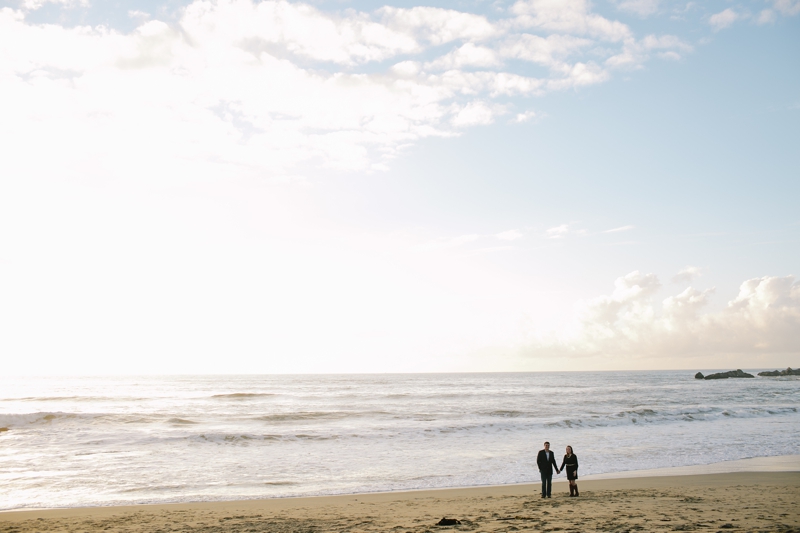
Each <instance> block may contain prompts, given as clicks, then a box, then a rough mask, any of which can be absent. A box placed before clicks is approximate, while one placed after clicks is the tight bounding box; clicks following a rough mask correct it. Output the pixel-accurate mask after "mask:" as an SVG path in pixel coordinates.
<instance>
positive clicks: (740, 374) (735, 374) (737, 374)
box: [694, 367, 800, 379]
mask: <svg viewBox="0 0 800 533" xmlns="http://www.w3.org/2000/svg"><path fill="white" fill-rule="evenodd" d="M758 375H759V376H764V377H776V376H800V368H799V369H797V370H792V367H789V368H787V369H786V370H769V371H766V372H759V373H758ZM754 377H755V376H754V375H753V374H748V373H747V372H744V371H743V370H742V369H741V368H738V369H736V370H730V371H728V372H717V373H716V374H709V375H707V376H704V375H703V373H702V372H698V373H697V374H695V375H694V378H695V379H728V378H754Z"/></svg>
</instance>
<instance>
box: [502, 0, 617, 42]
mask: <svg viewBox="0 0 800 533" xmlns="http://www.w3.org/2000/svg"><path fill="white" fill-rule="evenodd" d="M511 11H512V12H513V13H514V14H516V15H517V19H516V21H515V23H516V24H517V25H519V26H522V27H526V28H536V29H540V30H545V31H550V32H564V33H574V34H577V35H589V36H592V37H597V38H600V39H603V40H607V41H612V42H615V41H621V40H623V39H626V38H630V37H631V31H630V28H628V26H626V25H625V24H623V23H621V22H619V21H612V20H608V19H607V18H604V17H602V16H600V15H597V14H595V13H591V12H590V10H589V2H588V1H587V0H518V1H517V2H516V3H515V4H514V5H513V6H512V8H511Z"/></svg>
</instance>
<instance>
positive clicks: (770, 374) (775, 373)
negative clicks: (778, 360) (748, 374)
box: [758, 367, 800, 377]
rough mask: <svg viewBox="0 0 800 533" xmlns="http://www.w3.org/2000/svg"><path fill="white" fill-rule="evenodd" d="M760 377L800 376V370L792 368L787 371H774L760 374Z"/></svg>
mask: <svg viewBox="0 0 800 533" xmlns="http://www.w3.org/2000/svg"><path fill="white" fill-rule="evenodd" d="M758 375H759V376H768V377H775V376H800V368H798V369H797V370H792V367H789V368H787V369H786V370H772V371H769V372H759V373H758Z"/></svg>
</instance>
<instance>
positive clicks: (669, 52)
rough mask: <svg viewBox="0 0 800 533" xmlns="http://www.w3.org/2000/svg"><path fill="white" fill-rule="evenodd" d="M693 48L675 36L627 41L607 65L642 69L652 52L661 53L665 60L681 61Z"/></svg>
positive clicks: (649, 36)
mask: <svg viewBox="0 0 800 533" xmlns="http://www.w3.org/2000/svg"><path fill="white" fill-rule="evenodd" d="M692 50H693V48H692V46H691V45H690V44H688V43H685V42H683V41H682V40H681V39H679V38H678V37H676V36H674V35H661V36H656V35H647V36H646V37H644V38H643V39H641V40H638V41H637V40H634V39H631V40H627V41H625V44H624V45H623V47H622V50H621V51H620V53H619V54H616V55H614V56H612V57H610V58H608V59H607V60H606V62H605V64H606V65H607V66H609V67H617V68H619V67H626V68H631V67H633V68H638V67H641V65H642V64H643V63H645V62H646V61H647V60H648V59H649V58H650V54H651V53H652V52H659V54H658V55H659V57H662V58H664V59H673V60H674V59H680V58H681V55H680V53H689V52H691V51H692Z"/></svg>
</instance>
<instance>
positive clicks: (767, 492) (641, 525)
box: [0, 471, 800, 533]
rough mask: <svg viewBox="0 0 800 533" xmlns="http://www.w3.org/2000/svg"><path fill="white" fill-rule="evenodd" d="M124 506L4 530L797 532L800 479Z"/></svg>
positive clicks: (14, 518)
mask: <svg viewBox="0 0 800 533" xmlns="http://www.w3.org/2000/svg"><path fill="white" fill-rule="evenodd" d="M579 487H580V491H581V494H580V496H579V497H577V498H571V497H569V492H568V490H567V485H566V483H563V482H560V483H554V485H553V489H554V490H553V492H554V493H553V497H552V498H551V499H542V498H540V496H539V486H538V485H537V484H522V485H507V486H495V487H472V488H463V489H444V490H431V491H410V492H395V493H377V494H357V495H343V496H325V497H309V498H281V499H271V500H249V501H230V502H206V503H186V504H167V505H139V506H126V507H94V508H73V509H49V510H27V511H11V512H5V513H2V514H0V531H3V532H8V533H27V532H79V531H80V532H85V533H94V532H100V531H103V532H168V531H170V532H189V531H191V532H208V533H211V532H260V531H275V532H295V531H298V532H300V531H302V532H312V531H331V532H353V533H355V532H371V531H374V532H379V531H381V532H383V531H396V532H398V533H401V532H414V533H417V532H418V533H423V532H426V531H434V530H437V529H448V528H445V527H442V526H437V525H436V524H437V522H438V521H439V520H440V519H441V518H443V517H447V518H455V519H458V520H459V521H460V522H461V524H460V525H456V526H451V527H450V528H449V529H458V530H465V531H476V532H477V531H484V532H494V531H498V532H500V531H502V532H506V531H581V532H583V531H613V532H631V531H709V532H710V531H714V532H717V531H719V532H722V531H752V532H756V531H758V532H768V531H769V532H772V531H779V532H784V533H788V532H800V508H798V505H797V502H798V501H800V472H797V471H794V472H774V471H773V472H741V471H740V472H729V473H721V474H699V475H688V476H687V475H680V476H666V475H660V476H649V477H629V478H619V479H595V480H581V481H580V483H579Z"/></svg>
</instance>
